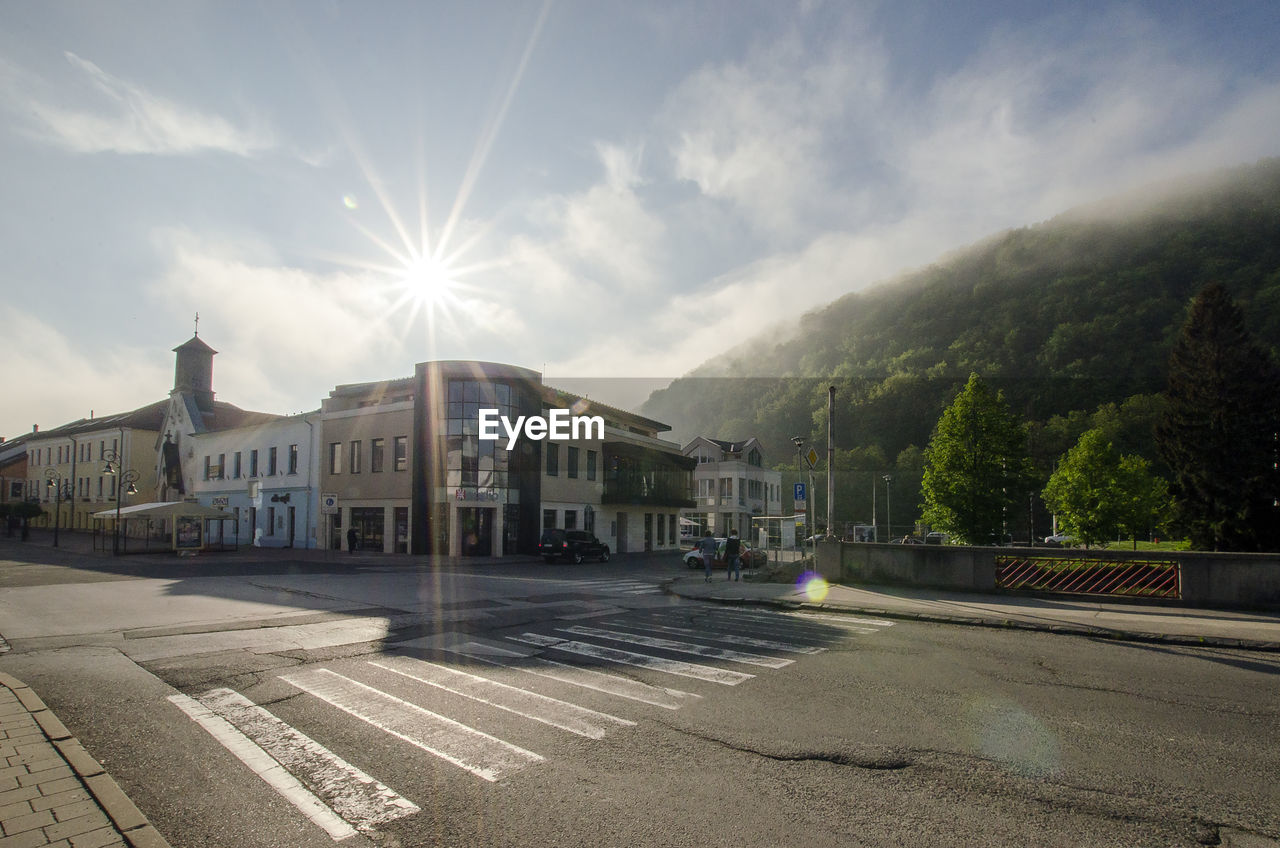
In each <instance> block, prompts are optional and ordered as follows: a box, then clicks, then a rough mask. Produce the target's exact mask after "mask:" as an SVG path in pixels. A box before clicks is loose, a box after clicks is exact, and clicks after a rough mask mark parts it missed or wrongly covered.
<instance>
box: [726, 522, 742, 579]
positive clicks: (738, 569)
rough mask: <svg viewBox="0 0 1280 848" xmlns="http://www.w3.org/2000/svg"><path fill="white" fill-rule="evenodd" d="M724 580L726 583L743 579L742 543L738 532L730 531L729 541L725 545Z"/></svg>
mask: <svg viewBox="0 0 1280 848" xmlns="http://www.w3.org/2000/svg"><path fill="white" fill-rule="evenodd" d="M730 575H732V576H730ZM724 579H725V582H726V583H727V582H729V581H730V580H740V579H742V542H741V541H740V540H739V539H738V531H737V530H730V531H729V541H727V542H725V543H724Z"/></svg>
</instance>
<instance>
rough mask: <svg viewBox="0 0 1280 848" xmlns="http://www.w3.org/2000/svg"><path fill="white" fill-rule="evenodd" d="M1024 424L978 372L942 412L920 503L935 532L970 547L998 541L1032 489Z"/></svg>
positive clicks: (928, 457)
mask: <svg viewBox="0 0 1280 848" xmlns="http://www.w3.org/2000/svg"><path fill="white" fill-rule="evenodd" d="M1031 477H1032V471H1031V462H1030V459H1029V458H1028V456H1027V436H1026V432H1025V430H1024V428H1023V426H1022V424H1021V422H1020V421H1019V420H1018V419H1017V418H1016V417H1014V415H1013V414H1012V413H1011V412H1010V411H1009V406H1008V404H1007V403H1005V400H1004V395H1003V394H1001V393H998V392H993V391H992V390H991V388H990V387H989V386H987V384H986V383H984V382H983V381H982V378H981V377H979V376H978V375H977V374H971V375H970V376H969V382H968V383H966V384H965V387H964V388H963V389H962V390H961V391H960V393H959V394H958V395H957V396H956V398H955V400H954V401H952V403H951V405H950V406H948V407H947V408H946V409H945V410H944V411H943V413H942V417H941V418H939V419H938V423H937V425H936V426H935V427H934V430H933V437H932V439H930V441H929V446H928V448H926V449H925V452H924V478H923V480H922V483H921V494H922V496H923V498H924V502H923V503H922V504H921V509H922V510H923V518H924V520H925V521H926V522H927V523H928V524H930V525H932V527H933V529H935V530H941V531H943V532H946V533H950V534H951V535H952V537H953V538H955V539H956V540H958V541H960V542H963V543H965V544H970V545H984V544H991V543H993V542H998V541H1000V540H1002V539H1003V537H1004V528H1005V526H1006V522H1012V521H1014V520H1015V519H1014V516H1015V515H1017V514H1018V509H1019V506H1020V505H1021V503H1022V499H1023V496H1024V495H1025V494H1026V492H1027V491H1028V490H1029V489H1030V481H1031Z"/></svg>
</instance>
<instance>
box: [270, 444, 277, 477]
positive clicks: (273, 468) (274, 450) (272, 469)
mask: <svg viewBox="0 0 1280 848" xmlns="http://www.w3.org/2000/svg"><path fill="white" fill-rule="evenodd" d="M277 450H278V449H277V448H275V447H270V448H267V476H269V477H274V476H276V469H277V468H278V467H279V466H278V464H277V463H276V453H277Z"/></svg>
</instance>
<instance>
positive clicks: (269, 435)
mask: <svg viewBox="0 0 1280 848" xmlns="http://www.w3.org/2000/svg"><path fill="white" fill-rule="evenodd" d="M173 352H174V354H175V361H174V376H173V389H172V390H171V391H170V392H169V399H168V400H167V401H164V402H163V403H162V405H163V410H164V418H163V421H162V422H161V425H160V426H161V429H162V432H163V434H164V435H163V438H162V439H157V440H156V442H155V445H154V446H153V448H152V450H153V452H154V454H155V459H154V461H155V462H156V464H157V466H158V472H159V473H158V474H157V476H156V483H155V492H156V497H155V499H156V500H157V501H159V502H174V501H194V502H197V503H201V504H204V505H205V506H213V507H220V508H223V509H226V510H228V511H230V512H232V513H233V514H234V516H235V521H234V522H233V523H232V526H231V527H227V528H223V533H224V538H223V539H222V540H221V541H223V542H226V543H231V542H239V543H240V544H256V545H260V546H266V547H315V546H317V545H318V544H319V538H320V537H319V535H318V533H317V529H316V528H317V519H318V515H319V489H318V487H317V485H316V483H317V481H318V479H319V475H318V468H317V466H316V462H317V459H316V453H317V451H316V445H317V444H318V442H317V439H318V432H317V431H318V428H317V426H316V424H317V417H318V413H317V412H313V413H307V414H303V415H294V416H283V415H275V414H272V413H268V412H252V411H249V410H245V409H241V408H240V407H238V406H235V405H234V404H230V403H226V402H225V401H220V400H217V399H216V397H215V395H214V391H213V357H214V356H216V355H217V353H218V352H217V351H216V350H214V349H213V348H211V347H209V345H207V344H205V343H204V341H203V340H201V338H200V336H199V334H198V333H197V334H196V335H193V336H192V337H191V338H190V339H188V340H187V341H186V342H184V343H183V344H181V345H179V346H178V347H176V348H174V349H173ZM233 528H234V529H233ZM156 529H157V532H160V533H163V532H165V529H166V528H165V527H164V526H163V522H161V526H159V527H158V528H156ZM228 535H230V536H231V537H233V538H226V536H228Z"/></svg>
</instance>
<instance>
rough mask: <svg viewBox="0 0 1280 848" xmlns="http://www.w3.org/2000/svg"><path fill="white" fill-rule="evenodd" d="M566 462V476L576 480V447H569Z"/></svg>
mask: <svg viewBox="0 0 1280 848" xmlns="http://www.w3.org/2000/svg"><path fill="white" fill-rule="evenodd" d="M568 463H569V468H568V471H567V473H568V476H569V477H570V478H572V479H575V480H576V479H577V478H578V449H577V448H575V447H573V446H570V447H569V457H568Z"/></svg>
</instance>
